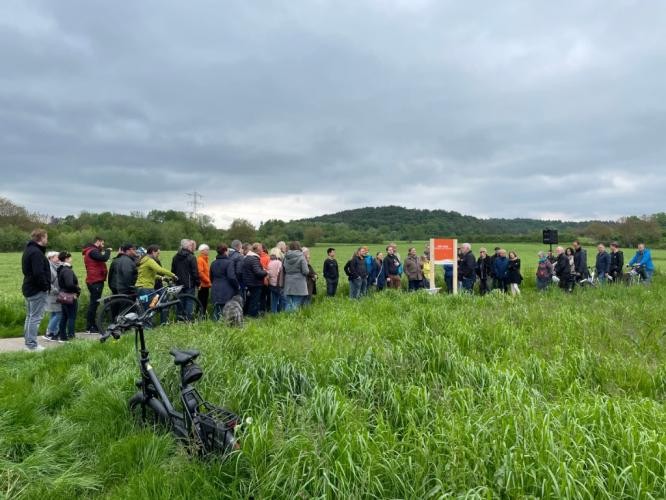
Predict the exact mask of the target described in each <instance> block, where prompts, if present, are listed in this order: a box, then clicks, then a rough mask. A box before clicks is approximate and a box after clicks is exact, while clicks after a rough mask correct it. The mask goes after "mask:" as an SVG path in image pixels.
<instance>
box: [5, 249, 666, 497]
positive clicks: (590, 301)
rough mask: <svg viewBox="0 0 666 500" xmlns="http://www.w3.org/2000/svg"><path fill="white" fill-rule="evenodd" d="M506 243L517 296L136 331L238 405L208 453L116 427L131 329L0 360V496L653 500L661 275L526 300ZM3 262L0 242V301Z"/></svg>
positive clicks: (660, 405) (663, 420)
mask: <svg viewBox="0 0 666 500" xmlns="http://www.w3.org/2000/svg"><path fill="white" fill-rule="evenodd" d="M406 246H407V245H406V244H405V245H401V249H400V250H401V253H402V254H403V255H405V254H406ZM415 246H417V248H421V247H422V245H415ZM488 246H489V247H494V245H488ZM506 246H507V248H514V247H513V246H512V245H506ZM337 248H338V254H339V261H340V262H341V263H344V261H345V260H346V259H347V258H348V255H347V253H348V254H351V248H352V247H350V246H338V247H337ZM474 249H475V250H477V249H478V245H474ZM516 249H517V250H518V251H519V253H520V254H521V257H522V259H523V262H524V272H523V274H524V275H525V276H526V277H527V278H528V279H527V281H526V282H525V283H524V287H523V288H524V292H523V295H522V296H520V297H515V298H514V297H510V296H505V295H494V294H493V295H491V296H486V297H470V296H458V297H453V296H447V295H437V296H430V295H427V294H421V293H419V294H407V293H395V292H385V293H382V294H375V295H373V296H371V297H368V298H366V299H364V300H361V301H350V300H348V299H346V298H345V297H344V291H345V290H341V291H340V296H339V297H337V298H335V299H323V298H320V300H319V301H317V302H316V303H315V304H314V305H313V306H312V307H310V308H307V309H305V310H302V311H299V312H298V313H295V314H281V315H276V316H268V317H266V318H263V319H260V320H256V321H249V322H248V324H247V325H246V327H245V328H244V329H242V330H234V329H229V328H226V327H224V326H221V325H219V324H215V323H211V322H204V323H201V324H198V325H195V326H180V327H178V326H174V327H169V328H166V329H159V330H155V331H151V332H150V333H149V334H148V342H149V346H150V349H151V351H152V358H153V361H154V362H153V365H154V366H155V368H156V370H157V371H158V373H159V374H160V375H161V376H162V377H163V379H164V380H165V381H166V382H167V387H168V390H169V392H170V393H171V394H175V391H176V389H177V381H176V379H177V372H176V370H175V368H174V367H173V365H172V364H171V361H170V356H169V355H168V350H169V349H170V348H171V347H181V348H186V347H191V348H197V349H200V350H201V351H202V353H203V354H202V357H201V365H202V367H203V368H204V371H205V372H206V374H205V376H204V379H203V380H202V382H200V384H199V387H200V389H201V391H202V393H203V394H204V395H205V396H207V397H208V399H210V400H211V401H213V402H222V403H224V404H225V405H227V406H229V407H231V408H232V409H234V410H236V411H238V412H239V413H241V414H242V415H244V416H251V417H252V418H253V421H254V423H253V424H252V425H251V426H249V427H248V428H247V429H246V430H245V432H244V433H243V434H242V435H241V439H242V452H241V453H238V454H236V455H234V456H232V457H231V458H230V459H228V460H227V461H225V462H223V463H221V462H218V461H212V462H203V461H200V460H198V459H193V458H191V457H189V456H188V455H187V454H186V453H185V451H184V450H183V449H182V447H180V446H179V445H178V444H177V443H175V442H174V440H173V438H172V437H171V436H170V435H169V434H162V433H157V434H155V433H153V432H151V431H148V430H145V429H142V428H140V427H139V426H137V425H136V424H134V423H132V422H130V421H129V420H128V412H127V410H126V401H127V398H128V397H129V396H130V395H131V394H132V393H133V392H134V385H133V384H134V380H135V379H136V377H137V373H138V370H137V368H136V362H135V357H134V350H133V348H134V344H133V339H132V338H131V336H130V335H128V336H126V337H124V338H122V339H121V340H120V341H119V342H116V343H109V344H105V345H102V344H97V343H93V342H84V341H81V342H76V343H73V344H71V345H66V346H62V347H61V348H58V349H51V350H48V351H47V352H44V353H40V354H31V353H15V354H3V355H0V356H1V358H2V362H1V363H0V497H2V496H5V497H7V498H49V499H51V498H63V499H69V498H76V497H80V498H119V499H120V498H122V499H125V498H133V499H134V498H137V499H138V498H146V499H155V498H165V499H166V498H192V497H200V498H226V497H233V498H247V497H254V498H269V497H272V498H294V497H298V498H311V497H336V498H358V497H377V498H387V497H389V498H441V497H445V496H469V497H483V498H494V497H508V498H515V497H525V496H531V497H549V498H556V497H557V498H559V497H571V498H620V497H623V498H661V497H664V496H666V435H665V434H664V432H663V430H664V428H665V427H666V411H665V408H664V397H665V396H666V370H665V369H664V361H665V360H666V339H665V337H664V334H665V333H666V328H665V326H664V314H663V310H664V299H663V297H664V292H665V291H666V281H665V280H664V278H663V277H662V276H657V277H656V279H655V282H654V283H653V285H652V286H651V287H649V288H648V287H633V288H626V287H623V286H617V287H615V286H612V287H605V288H603V289H595V290H579V291H577V292H576V293H574V294H573V295H570V296H569V295H564V294H562V293H560V291H559V290H556V289H554V290H551V291H549V292H548V293H545V294H538V293H536V292H535V291H534V290H533V286H534V280H533V277H532V274H533V269H534V267H535V266H534V261H535V259H533V258H532V257H533V256H534V254H535V253H536V251H537V250H538V249H539V247H537V246H535V245H532V246H529V245H516ZM324 250H325V247H317V248H316V252H315V254H314V258H313V260H314V265H315V267H316V268H317V269H319V268H320V267H321V262H322V260H323V253H324ZM371 250H374V251H376V250H375V249H374V248H371ZM590 253H593V252H590ZM627 257H630V255H629V252H627ZM656 257H657V267H658V268H661V269H663V259H664V257H665V255H664V253H663V252H661V253H657V255H656ZM17 259H19V255H18V254H9V255H0V280H1V282H0V291H1V292H2V296H3V301H4V300H7V302H8V303H9V304H10V312H11V311H13V310H14V309H15V308H16V307H17V305H16V304H18V307H20V305H21V301H20V295H19V296H18V297H17V296H16V293H17V292H16V290H17V289H18V284H20V277H16V276H15V274H16V270H17V269H19V268H18V267H17V262H18V260H17ZM165 260H166V261H167V262H169V258H167V259H165ZM75 268H76V269H80V263H75ZM8 271H9V272H8ZM440 273H441V271H440ZM8 274H10V275H11V276H8ZM18 293H19V294H20V292H18ZM4 312H5V311H4V310H3V311H0V314H4Z"/></svg>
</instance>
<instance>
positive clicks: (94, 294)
mask: <svg viewBox="0 0 666 500" xmlns="http://www.w3.org/2000/svg"><path fill="white" fill-rule="evenodd" d="M88 291H89V292H90V303H89V304H88V314H87V315H86V330H88V331H89V332H90V331H95V330H97V325H96V324H95V317H96V316H97V306H98V305H99V299H101V298H102V292H103V291H104V282H103V281H100V282H98V283H89V284H88Z"/></svg>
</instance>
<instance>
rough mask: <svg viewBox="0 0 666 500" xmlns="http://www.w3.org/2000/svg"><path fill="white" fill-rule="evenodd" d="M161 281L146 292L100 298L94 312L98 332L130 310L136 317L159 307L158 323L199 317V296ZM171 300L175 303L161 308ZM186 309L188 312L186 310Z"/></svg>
mask: <svg viewBox="0 0 666 500" xmlns="http://www.w3.org/2000/svg"><path fill="white" fill-rule="evenodd" d="M163 281H164V282H165V283H166V285H165V286H163V287H162V288H160V289H158V290H155V291H153V292H151V293H149V294H146V295H141V296H138V295H137V294H115V295H109V296H108V297H104V298H102V299H100V304H101V306H102V307H100V308H99V311H98V313H97V320H96V323H97V329H98V330H99V331H100V332H106V330H107V328H108V327H109V325H111V324H113V323H115V321H116V318H118V317H119V316H124V315H126V314H128V313H130V312H134V313H136V314H137V315H139V316H140V315H142V314H143V313H144V312H145V311H146V309H148V308H151V307H152V308H155V307H158V308H159V309H160V314H159V315H158V316H157V317H156V318H155V320H157V321H156V323H157V324H158V325H165V324H170V323H176V322H179V321H196V320H199V319H201V317H202V306H201V302H200V301H199V299H198V298H197V297H196V296H194V295H192V294H187V293H181V291H182V289H183V286H182V285H174V284H173V283H174V281H173V280H171V279H169V278H163ZM174 300H176V302H174V304H175V305H171V306H169V307H166V308H165V307H162V305H163V304H164V303H165V302H173V301H174ZM187 311H192V312H191V313H187ZM151 326H155V325H151Z"/></svg>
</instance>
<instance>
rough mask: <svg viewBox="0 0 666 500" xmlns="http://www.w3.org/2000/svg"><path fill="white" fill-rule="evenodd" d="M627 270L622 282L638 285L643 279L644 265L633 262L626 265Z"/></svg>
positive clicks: (628, 284)
mask: <svg viewBox="0 0 666 500" xmlns="http://www.w3.org/2000/svg"><path fill="white" fill-rule="evenodd" d="M627 267H628V268H630V269H629V271H628V272H626V273H625V274H624V283H625V284H626V285H627V286H636V285H640V284H641V283H642V282H643V281H644V280H645V266H643V265H640V264H634V265H633V266H629V265H627Z"/></svg>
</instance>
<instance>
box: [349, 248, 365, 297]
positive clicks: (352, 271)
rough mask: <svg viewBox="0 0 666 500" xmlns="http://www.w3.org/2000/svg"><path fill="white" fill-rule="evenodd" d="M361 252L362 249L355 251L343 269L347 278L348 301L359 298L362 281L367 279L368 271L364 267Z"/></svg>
mask: <svg viewBox="0 0 666 500" xmlns="http://www.w3.org/2000/svg"><path fill="white" fill-rule="evenodd" d="M362 251H363V248H362V247H361V248H359V249H358V250H356V252H354V255H352V258H351V259H349V261H347V263H346V264H345V267H344V271H345V274H346V275H347V277H348V278H349V298H350V299H358V298H360V296H361V289H362V288H363V280H367V279H368V269H367V268H366V267H365V258H364V256H363V255H362Z"/></svg>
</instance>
